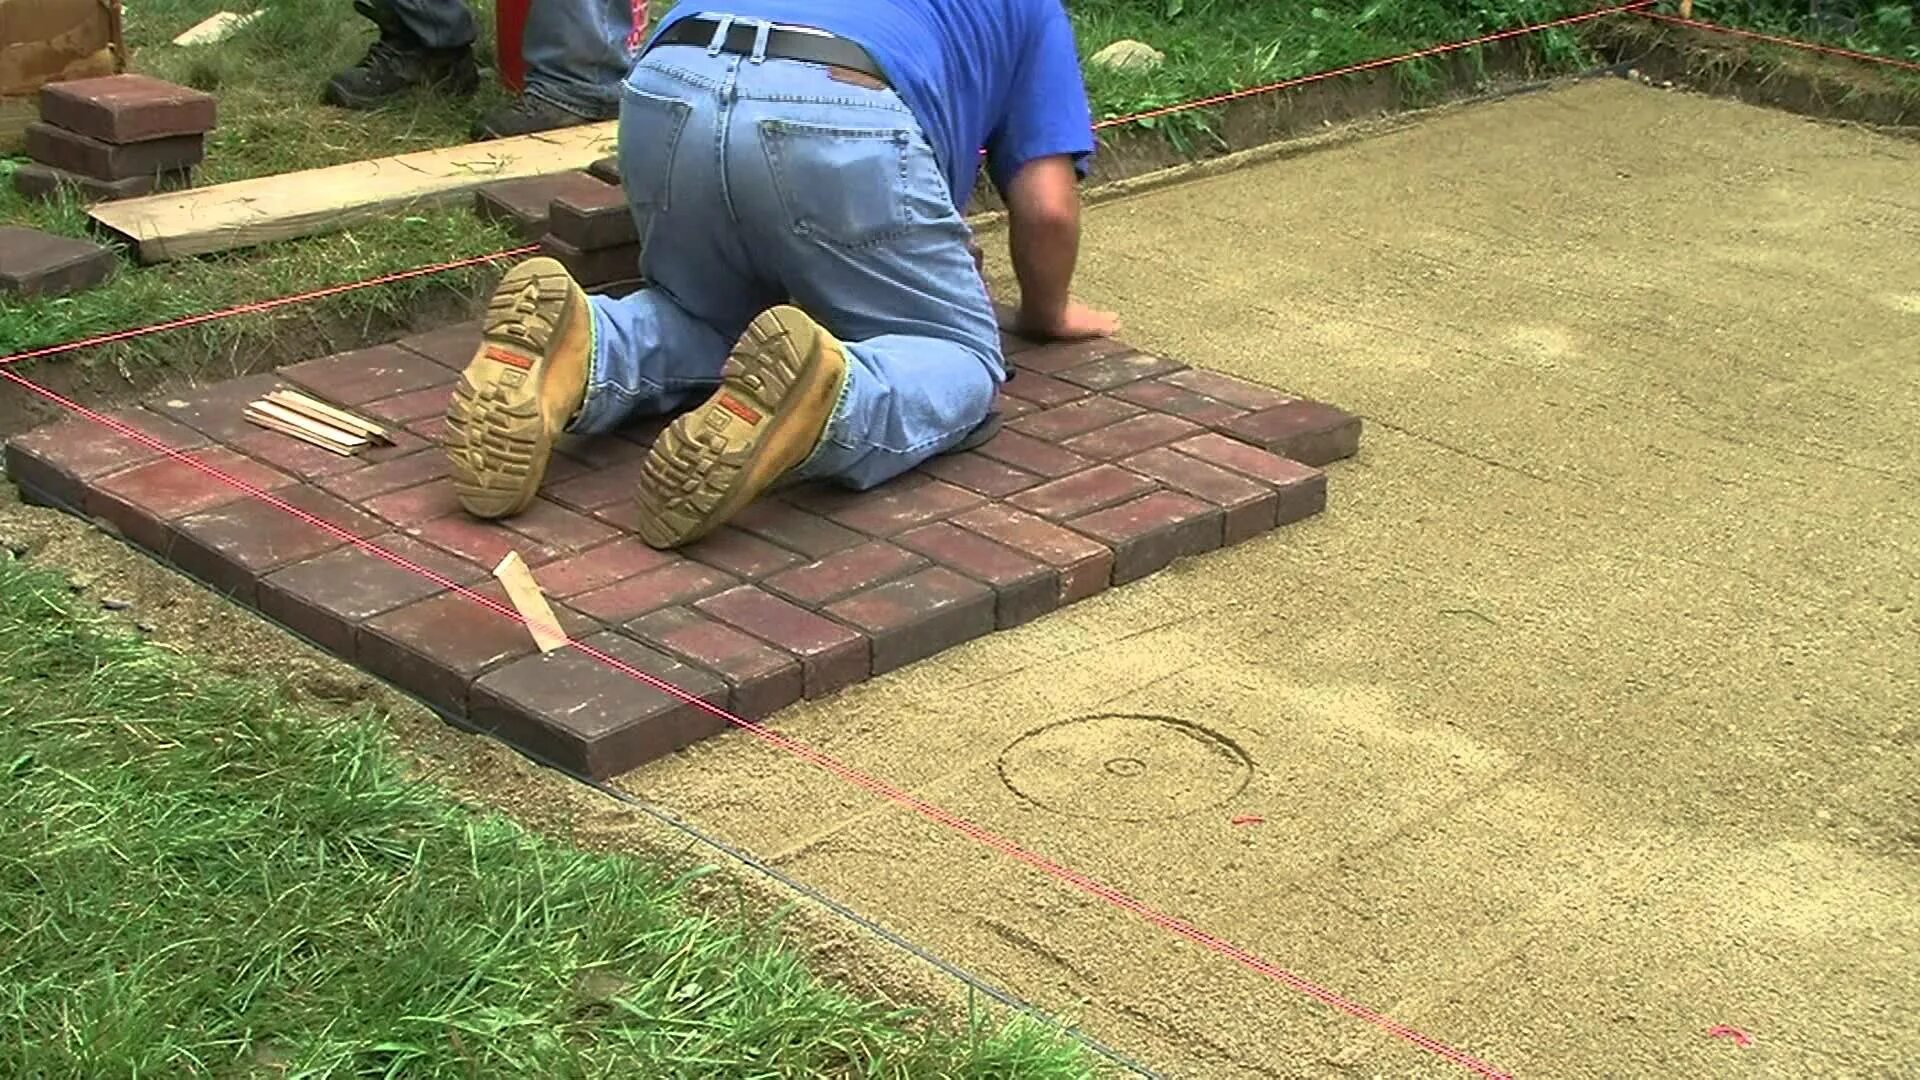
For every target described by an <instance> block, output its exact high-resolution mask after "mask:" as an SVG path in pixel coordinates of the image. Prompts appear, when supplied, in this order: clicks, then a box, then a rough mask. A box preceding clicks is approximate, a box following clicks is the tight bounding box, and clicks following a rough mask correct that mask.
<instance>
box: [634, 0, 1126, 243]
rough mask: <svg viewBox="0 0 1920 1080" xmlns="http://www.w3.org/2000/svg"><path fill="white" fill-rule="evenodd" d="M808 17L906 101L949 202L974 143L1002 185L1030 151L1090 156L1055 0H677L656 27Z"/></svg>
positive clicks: (970, 171)
mask: <svg viewBox="0 0 1920 1080" xmlns="http://www.w3.org/2000/svg"><path fill="white" fill-rule="evenodd" d="M702 14H704V15H708V16H711V17H719V16H721V15H734V16H736V17H739V18H743V19H759V20H765V21H767V22H770V23H774V24H776V25H787V26H809V27H813V28H814V29H816V30H824V31H826V32H827V33H829V34H832V35H834V36H835V37H841V38H845V39H847V40H848V41H851V42H854V43H856V44H858V45H860V46H861V47H863V48H865V49H866V50H867V52H868V53H869V54H870V55H872V57H873V58H874V59H875V60H876V61H878V62H879V64H880V67H881V69H882V70H884V71H885V72H886V73H887V79H888V81H889V82H891V83H892V84H893V88H894V90H895V92H897V93H898V94H899V95H900V97H901V99H902V100H904V101H905V102H906V103H907V108H909V109H911V110H913V115H914V117H915V118H916V119H918V120H919V121H920V128H921V130H922V131H923V132H924V133H925V134H926V136H927V141H928V142H929V143H931V144H932V145H933V149H934V153H935V154H936V155H938V156H939V159H940V166H941V168H942V169H943V170H945V172H946V175H947V184H948V185H949V186H950V187H951V188H952V191H953V199H954V202H955V203H956V204H957V205H959V206H960V207H961V208H962V209H964V208H965V206H966V203H967V200H968V199H969V198H970V197H971V196H972V195H973V184H974V179H975V177H976V176H978V174H979V170H980V150H981V149H982V148H985V150H986V151H987V170H988V175H989V176H990V177H991V178H992V180H993V183H994V186H995V187H996V188H998V189H1000V191H1001V192H1002V193H1004V192H1005V191H1006V187H1007V183H1008V181H1010V180H1012V179H1013V176H1014V174H1015V173H1017V172H1019V171H1020V168H1021V166H1023V165H1025V164H1026V163H1028V162H1030V161H1032V160H1034V159H1035V158H1041V157H1050V156H1053V155H1057V154H1071V155H1073V157H1074V164H1075V167H1076V169H1077V170H1078V172H1079V174H1080V175H1081V176H1083V177H1084V176H1085V175H1086V171H1087V164H1088V162H1089V160H1090V159H1091V158H1092V156H1093V151H1094V148H1095V145H1096V144H1095V141H1094V137H1093V116H1092V112H1091V109H1090V107H1089V106H1088V104H1087V87H1086V82H1085V80H1084V79H1083V77H1082V75H1081V73H1080V55H1079V51H1078V49H1077V48H1076V47H1075V44H1074V37H1073V24H1072V23H1069V22H1068V21H1067V12H1066V9H1065V8H1064V7H1063V6H1062V3H1061V0H716V2H713V3H711V5H709V4H707V3H702V2H701V0H680V3H679V4H677V5H676V6H675V8H674V10H672V11H670V12H668V14H667V15H666V17H665V18H663V19H661V20H660V25H659V26H658V27H656V28H655V30H654V33H655V34H656V35H657V34H658V33H660V31H662V30H665V29H666V28H667V27H669V26H671V25H673V24H674V23H675V22H677V21H679V20H681V19H684V18H688V17H690V16H695V15H702Z"/></svg>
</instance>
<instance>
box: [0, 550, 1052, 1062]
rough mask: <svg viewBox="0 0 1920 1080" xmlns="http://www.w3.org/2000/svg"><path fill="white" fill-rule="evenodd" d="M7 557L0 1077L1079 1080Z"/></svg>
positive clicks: (376, 730)
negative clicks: (874, 997)
mask: <svg viewBox="0 0 1920 1080" xmlns="http://www.w3.org/2000/svg"><path fill="white" fill-rule="evenodd" d="M381 730H382V729H381V726H380V724H379V723H378V722H377V718H375V717H360V718H357V719H355V720H353V721H351V722H346V723H340V722H334V721H329V720H328V719H325V718H321V717H317V716H314V715H311V714H308V713H305V712H303V711H301V710H300V709H298V708H296V707H294V706H293V705H291V704H289V702H287V701H286V700H284V699H283V698H282V697H281V696H280V695H279V694H278V693H277V692H276V691H275V690H274V689H273V688H272V687H271V686H270V685H269V684H267V683H265V682H254V681H242V680H237V679H234V678H229V677H224V676H216V675H212V674H209V673H206V672H203V671H201V670H199V669H198V668H196V667H195V666H194V665H193V664H192V663H191V662H190V661H188V660H187V659H185V658H183V657H181V656H177V655H173V654H171V653H169V652H167V651H165V650H163V649H162V648H160V647H158V646H156V645H153V644H151V643H149V642H147V641H145V640H143V639H141V638H139V637H137V636H134V635H133V634H131V633H129V632H126V631H124V630H119V629H115V628H114V627H113V626H111V625H109V624H106V623H105V622H104V621H103V620H102V618H101V617H100V616H98V615H97V614H89V613H87V612H83V611H81V610H80V604H79V603H78V602H76V601H75V599H74V598H73V595H72V593H71V592H70V591H69V590H68V589H67V588H66V586H65V583H64V582H63V581H62V580H61V579H60V578H58V577H56V576H53V575H51V574H48V573H46V572H43V571H37V570H34V569H32V568H29V567H27V566H25V565H24V564H22V563H21V562H19V561H18V560H16V559H14V558H12V557H9V556H7V555H5V554H4V553H3V552H0V938H4V940H5V941H6V942H7V946H6V948H5V949H3V950H0V1025H4V1027H5V1028H6V1030H7V1033H8V1037H7V1038H6V1039H5V1040H3V1041H0V1075H6V1076H33V1077H42V1078H51V1077H62V1076H73V1077H81V1076H223V1077H224V1076H254V1075H260V1076H266V1075H272V1076H346V1075H363V1076H372V1075H379V1076H397V1075H413V1076H457V1077H468V1076H541V1077H632V1076H646V1077H690V1078H691V1077H702V1078H705V1077H774V1076H782V1077H784V1076H792V1077H802V1076H806V1077H812V1076H861V1077H903V1078H904V1077H976V1076H977V1077H1035V1078H1044V1080H1051V1078H1064V1077H1078V1076H1085V1075H1089V1074H1090V1070H1089V1067H1088V1066H1087V1064H1086V1063H1085V1061H1083V1060H1082V1058H1081V1056H1080V1052H1079V1050H1078V1048H1077V1047H1074V1046H1071V1045H1067V1044H1063V1043H1062V1042H1059V1041H1057V1038H1056V1037H1055V1036H1052V1035H1050V1034H1048V1033H1045V1032H1043V1031H1042V1030H1040V1029H1038V1028H1037V1027H1036V1026H1034V1025H1031V1024H1027V1023H1020V1024H1016V1025H1014V1026H1009V1027H991V1026H989V1025H987V1024H985V1023H984V1022H976V1023H974V1024H972V1025H961V1026H960V1027H959V1028H957V1029H956V1028H951V1027H947V1026H942V1025H939V1024H935V1023H932V1022H931V1021H928V1020H927V1019H926V1018H925V1017H923V1016H920V1015H918V1014H915V1013H910V1012H907V1011H903V1010H899V1009H895V1008H890V1007H887V1006H883V1005H880V1004H875V1003H871V1002H866V1001H861V1000H857V999H855V998H854V997H852V996H850V995H848V994H847V993H845V992H842V991H841V990H839V989H837V988H835V987H833V986H831V985H828V984H826V983H823V982H821V981H820V980H818V979H816V978H814V977H813V976H811V975H810V974H809V973H808V972H807V971H806V969H805V968H804V967H803V966H802V964H801V963H800V962H799V961H798V960H797V959H796V958H795V956H794V955H793V954H791V953H789V952H787V951H784V950H783V948H782V947H781V946H780V945H779V944H778V943H777V942H776V941H775V940H773V939H772V937H771V935H769V934H766V933H764V932H760V931H756V929H755V928H754V927H752V926H750V925H747V924H744V923H739V922H730V921H727V920H723V919H720V918H716V917H711V916H704V915H701V914H698V913H696V911H695V910H694V908H693V907H692V906H691V905H690V904H689V903H688V902H687V898H686V896H685V890H686V886H687V884H688V881H687V879H685V878H682V879H678V880H675V879H669V878H667V877H665V876H663V875H662V874H661V873H660V872H659V871H657V870H655V869H653V868H652V867H650V866H648V865H647V864H644V863H642V862H640V861H637V860H635V859H633V858H629V857H618V856H608V855H596V854H587V853H582V852H579V851H575V850H572V849H569V848H567V847H565V846H563V845H561V844H557V843H554V842H552V841H549V840H546V839H543V838H541V837H538V836H536V835H533V834H531V833H529V832H528V831H526V830H525V829H523V828H521V827H520V826H518V825H516V824H515V823H514V822H512V821H511V820H509V819H506V818H504V817H501V816H498V815H492V814H480V813H477V812H474V811H471V810H469V809H467V808H464V807H462V806H460V805H458V804H456V803H455V802H453V801H451V800H450V799H449V798H448V797H447V796H446V795H445V794H444V793H442V792H440V791H439V790H438V789H436V788H433V787H430V786H427V785H425V784H423V783H421V782H418V781H416V780H414V779H410V778H409V777H408V776H407V775H406V772H405V769H404V767H403V764H402V761H401V759H400V758H399V757H398V756H397V755H396V754H395V753H394V752H393V751H392V750H391V749H390V748H389V746H388V745H387V743H386V742H385V741H384V739H383V736H382V734H381Z"/></svg>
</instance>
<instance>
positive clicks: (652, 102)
mask: <svg viewBox="0 0 1920 1080" xmlns="http://www.w3.org/2000/svg"><path fill="white" fill-rule="evenodd" d="M621 93H622V99H623V100H622V101H621V103H620V126H619V129H618V130H619V137H620V148H619V150H618V154H619V157H620V185H621V187H622V188H623V189H624V190H625V192H626V196H627V205H628V206H629V207H631V208H632V210H633V217H634V225H635V227H636V228H637V229H638V230H639V233H640V242H641V243H642V244H645V243H646V241H647V234H648V233H649V232H651V231H652V227H653V216H654V215H655V214H658V213H661V212H663V211H665V210H667V209H668V207H669V206H670V205H671V199H672V188H673V170H674V164H675V156H676V154H677V153H678V151H679V148H680V134H681V132H683V131H685V130H686V127H687V117H688V116H690V115H692V113H693V106H692V105H691V104H689V103H687V102H685V101H681V100H678V99H676V98H670V97H665V96H662V95H660V94H653V93H648V92H647V91H645V90H641V89H639V88H638V87H636V86H634V85H633V84H632V83H631V82H629V83H626V84H625V85H624V86H622V88H621Z"/></svg>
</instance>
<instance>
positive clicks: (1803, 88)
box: [1581, 18, 1920, 138]
mask: <svg viewBox="0 0 1920 1080" xmlns="http://www.w3.org/2000/svg"><path fill="white" fill-rule="evenodd" d="M1581 36H1582V39H1583V40H1584V41H1585V42H1586V43H1587V45H1588V46H1589V47H1591V48H1593V49H1594V50H1596V51H1597V52H1599V53H1600V55H1602V56H1603V57H1606V58H1607V59H1608V60H1609V61H1610V62H1612V63H1614V64H1618V65H1627V66H1631V67H1632V68H1634V69H1635V70H1636V71H1637V72H1639V73H1640V74H1642V75H1644V76H1645V77H1646V78H1647V79H1649V80H1651V81H1653V82H1656V83H1672V84H1674V85H1677V86H1682V87H1685V88H1687V89H1689V90H1694V91H1697V92H1700V93H1706V94H1713V95H1716V96H1721V97H1729V98H1734V99H1736V100H1739V101H1743V102H1746V103H1747V104H1749V105H1760V106H1765V107H1767V108H1775V109H1784V110H1786V111H1788V112H1794V113H1799V114H1800V115H1802V116H1808V117H1813V118H1815V119H1819V120H1827V121H1833V122H1836V123H1854V124H1865V125H1869V126H1872V127H1875V128H1878V129H1881V134H1886V135H1895V136H1901V137H1906V138H1920V78H1915V77H1911V76H1909V77H1901V76H1898V75H1894V74H1891V73H1889V72H1887V71H1885V70H1883V69H1881V68H1878V67H1875V66H1874V65H1872V64H1869V63H1865V62H1862V61H1856V60H1848V59H1845V58H1841V57H1832V56H1822V55H1820V54H1816V53H1810V52H1803V51H1798V50H1794V49H1791V48H1783V47H1780V46H1773V45H1767V44H1764V43H1756V42H1753V41H1751V40H1749V39H1744V38H1739V37H1733V36H1729V35H1725V34H1715V33H1710V32H1706V31H1699V30H1693V29H1689V28H1684V27H1675V26H1671V25H1668V24H1664V23H1660V22H1656V21H1653V20H1648V19H1635V18H1620V19H1603V20H1600V21H1599V22H1597V23H1595V24H1594V25H1593V26H1592V27H1590V28H1587V29H1586V30H1584V31H1583V32H1582V35H1581Z"/></svg>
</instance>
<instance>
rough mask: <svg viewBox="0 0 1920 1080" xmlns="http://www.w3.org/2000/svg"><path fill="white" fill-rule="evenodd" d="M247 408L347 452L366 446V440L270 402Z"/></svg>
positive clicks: (255, 403)
mask: <svg viewBox="0 0 1920 1080" xmlns="http://www.w3.org/2000/svg"><path fill="white" fill-rule="evenodd" d="M247 408H248V410H249V411H251V412H257V413H260V414H261V415H263V416H266V417H268V418H269V419H272V420H276V421H278V422H280V423H282V424H287V425H289V426H291V427H296V428H299V429H300V430H301V431H304V432H306V433H307V434H309V435H312V436H313V437H315V438H317V439H326V440H327V441H329V442H332V443H336V444H338V445H340V446H344V447H346V448H347V449H348V451H349V452H351V451H354V450H359V449H362V448H364V447H365V446H366V445H367V440H366V438H365V437H363V436H360V435H356V434H354V433H353V432H351V431H341V430H340V429H338V428H336V427H334V426H333V425H331V424H323V423H321V422H319V421H317V420H314V419H311V418H309V417H305V416H302V415H300V414H299V413H297V412H294V411H293V410H292V409H289V408H287V407H286V406H284V405H280V404H277V403H275V402H272V401H256V402H254V403H253V404H252V405H249V406H247Z"/></svg>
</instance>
